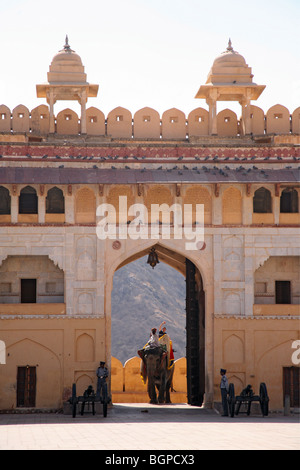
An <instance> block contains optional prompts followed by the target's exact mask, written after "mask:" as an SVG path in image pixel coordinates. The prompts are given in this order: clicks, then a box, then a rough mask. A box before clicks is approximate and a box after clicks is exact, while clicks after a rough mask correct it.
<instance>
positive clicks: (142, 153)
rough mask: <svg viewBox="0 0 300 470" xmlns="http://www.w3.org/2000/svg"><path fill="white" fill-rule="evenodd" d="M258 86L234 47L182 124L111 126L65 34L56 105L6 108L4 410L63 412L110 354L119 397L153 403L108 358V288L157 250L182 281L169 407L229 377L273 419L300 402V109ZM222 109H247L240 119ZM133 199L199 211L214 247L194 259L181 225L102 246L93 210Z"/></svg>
mask: <svg viewBox="0 0 300 470" xmlns="http://www.w3.org/2000/svg"><path fill="white" fill-rule="evenodd" d="M264 88H265V86H264V85H257V84H256V83H254V82H253V75H252V71H251V68H250V67H249V66H248V65H247V64H246V61H245V59H244V58H243V56H242V55H240V54H239V53H237V52H236V51H235V50H234V49H233V47H232V44H231V42H230V41H229V43H228V47H227V49H226V50H225V51H224V52H223V53H222V54H221V55H220V56H219V57H217V58H216V59H215V60H214V61H213V63H212V67H211V70H210V71H209V74H208V78H207V82H206V83H205V84H204V85H202V86H200V88H199V91H198V92H197V93H196V96H195V98H196V99H197V101H196V103H199V104H200V107H197V105H196V106H195V109H194V110H193V111H192V112H191V113H190V114H189V115H188V116H186V115H185V114H184V113H183V112H182V111H180V110H178V109H175V108H173V109H169V110H166V111H165V112H164V113H163V114H162V116H160V115H159V113H158V112H157V111H156V110H154V109H151V108H147V107H145V108H143V109H140V110H138V111H137V112H136V113H135V114H134V115H132V114H131V112H130V111H129V110H127V109H124V108H122V107H118V108H116V109H114V110H112V111H111V112H110V113H109V114H108V115H107V116H104V114H103V112H101V110H99V109H97V108H95V107H89V108H87V101H88V99H89V98H93V97H96V96H97V94H98V85H94V84H90V83H89V82H88V81H87V76H86V74H85V72H84V67H83V65H82V61H81V58H80V57H79V56H78V54H76V53H75V52H74V51H73V50H72V49H71V47H70V45H69V43H68V39H67V38H66V43H65V45H64V47H63V49H62V50H61V51H60V52H58V53H57V54H56V55H55V56H54V58H53V60H52V62H51V65H50V69H49V72H48V75H47V82H46V83H44V84H39V85H37V87H36V90H37V96H38V97H40V98H41V99H43V100H46V103H47V104H45V103H44V104H41V105H40V106H38V107H37V108H35V109H32V110H31V111H30V110H29V109H28V108H26V106H24V105H21V104H20V105H19V106H17V107H16V108H15V109H13V110H12V111H11V110H10V109H9V107H8V106H6V105H5V104H3V105H1V106H0V156H1V158H0V341H1V343H0V345H1V348H0V358H1V364H0V368H1V375H0V390H1V393H0V409H1V410H6V409H9V410H11V409H15V408H22V407H33V408H36V409H57V408H61V407H63V404H64V402H65V401H66V400H67V399H68V398H69V396H70V391H71V387H72V384H73V383H76V386H77V390H78V393H79V394H81V393H83V391H84V390H85V388H86V387H87V386H88V385H89V384H93V385H94V387H95V380H96V376H95V370H96V368H97V366H98V363H99V360H100V359H102V360H103V359H104V360H105V361H106V363H107V364H108V366H109V368H110V370H111V379H110V383H109V388H110V392H111V393H112V399H113V402H117V401H134V400H140V401H142V400H145V399H146V400H147V398H145V397H146V393H145V389H144V388H143V387H144V386H143V384H142V383H141V381H140V377H139V374H138V368H139V366H138V362H139V359H138V358H132V359H130V358H128V359H130V361H128V363H126V364H125V367H124V368H123V365H122V364H119V362H118V361H117V360H115V359H114V358H112V357H111V292H112V286H113V278H114V273H115V272H116V270H118V269H119V268H120V267H122V266H124V265H126V264H128V263H130V262H132V261H133V260H135V259H138V258H140V257H142V256H144V255H147V254H148V253H149V252H150V250H151V248H154V249H155V253H156V254H157V256H158V259H159V260H160V261H161V262H165V263H167V264H169V265H170V266H172V267H173V268H174V269H177V270H178V271H180V272H181V273H182V274H184V276H185V277H186V285H187V295H186V298H187V300H186V317H187V318H186V324H187V354H186V358H179V359H178V360H177V368H176V374H177V375H176V374H175V377H174V381H176V385H175V389H177V391H178V392H180V393H179V394H178V395H177V396H176V393H173V397H172V400H173V401H174V402H176V400H177V401H178V400H180V401H186V402H188V403H190V404H198V405H201V404H203V405H204V406H206V407H212V406H214V403H215V402H218V401H220V393H219V369H220V367H223V368H226V369H227V377H228V380H229V382H232V383H234V385H235V389H236V390H237V392H239V391H241V390H242V389H243V388H244V387H246V386H247V384H249V383H250V384H251V385H252V387H253V389H254V390H255V392H256V393H257V392H258V389H259V384H260V383H261V382H265V383H266V384H267V387H268V394H269V397H270V409H271V410H278V409H282V407H283V404H284V397H285V396H286V395H289V396H290V402H291V406H292V407H299V361H298V358H299V354H297V347H299V341H298V340H299V338H300V336H299V300H300V284H299V255H300V247H299V221H300V215H299V190H300V186H299V173H300V172H299V168H300V150H299V144H300V108H297V109H295V110H288V109H286V108H285V107H284V106H282V105H279V104H276V103H274V106H272V107H271V108H270V109H269V110H267V111H264V110H262V109H261V108H259V107H258V106H256V105H253V104H252V102H253V101H255V100H258V99H259V97H260V95H261V93H262V92H263V90H264ZM196 91H197V90H191V94H195V92H196ZM2 98H3V97H2ZM59 100H68V101H70V100H76V101H78V102H79V103H80V106H81V113H80V116H78V115H77V114H76V113H75V112H74V111H73V110H72V109H64V110H63V111H61V112H59V113H58V114H57V115H56V114H55V111H54V108H55V103H56V102H57V101H59ZM218 101H235V102H238V103H240V105H241V115H240V117H237V115H236V114H235V113H234V112H233V111H231V110H230V109H226V110H223V111H221V112H217V102H218ZM202 105H203V106H204V107H202ZM206 108H207V109H206ZM125 196H126V198H127V203H128V207H130V206H132V205H133V204H141V205H143V206H144V207H146V208H147V210H149V213H150V210H151V205H153V204H159V205H161V204H167V205H168V206H169V207H171V206H172V205H173V204H179V205H181V206H182V207H183V205H185V204H191V205H193V207H195V206H196V204H199V205H204V241H203V242H201V243H200V242H199V243H198V245H197V249H194V250H188V249H187V248H186V243H185V240H184V238H182V239H177V238H176V237H174V236H173V235H174V234H172V225H171V230H170V236H169V238H167V237H165V238H163V237H158V238H156V239H150V238H148V239H143V238H142V237H140V238H139V237H136V238H135V239H133V238H130V237H128V238H125V237H123V238H122V237H120V238H118V237H116V239H111V238H107V239H100V238H99V237H98V236H97V232H96V228H97V223H98V220H97V216H96V210H97V208H98V207H99V206H100V205H102V204H111V205H113V206H114V207H115V208H116V213H117V214H118V213H119V211H118V209H119V207H118V204H119V197H125ZM130 217H132V216H130V214H129V215H128V218H129V219H128V221H127V222H130V221H131V219H130ZM171 217H172V214H171ZM160 218H161V215H159V217H158V220H157V221H155V222H156V223H157V224H158V226H159V227H160V229H162V226H163V223H162V220H160ZM116 222H117V224H119V223H120V221H119V220H118V219H117V220H116ZM194 225H195V224H194ZM150 269H151V268H150Z"/></svg>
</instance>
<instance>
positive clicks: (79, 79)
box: [48, 36, 86, 84]
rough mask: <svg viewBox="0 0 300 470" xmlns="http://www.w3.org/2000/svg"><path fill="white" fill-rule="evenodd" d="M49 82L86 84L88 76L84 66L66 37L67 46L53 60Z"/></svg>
mask: <svg viewBox="0 0 300 470" xmlns="http://www.w3.org/2000/svg"><path fill="white" fill-rule="evenodd" d="M48 82H49V83H50V84H51V83H72V84H75V83H78V84H83V83H86V74H85V73H84V67H83V65H82V61H81V58H80V57H79V55H78V54H76V52H75V51H73V50H72V49H71V47H70V45H69V39H68V36H66V40H65V45H64V46H63V49H62V50H61V51H59V52H58V53H57V54H56V55H55V56H54V57H53V59H52V62H51V65H50V68H49V72H48Z"/></svg>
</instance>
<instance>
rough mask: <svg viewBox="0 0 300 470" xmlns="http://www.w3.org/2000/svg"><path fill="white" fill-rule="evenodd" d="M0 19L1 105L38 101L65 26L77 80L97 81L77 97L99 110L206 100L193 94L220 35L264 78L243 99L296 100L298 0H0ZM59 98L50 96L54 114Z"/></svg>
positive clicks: (191, 105) (184, 106)
mask: <svg viewBox="0 0 300 470" xmlns="http://www.w3.org/2000/svg"><path fill="white" fill-rule="evenodd" d="M0 24H1V35H0V51H1V55H0V57H1V76H0V104H5V105H6V106H8V107H9V108H10V109H11V110H12V109H13V108H14V107H15V106H17V105H18V104H24V105H25V106H27V108H29V110H31V109H33V108H34V107H36V106H38V105H39V104H44V103H45V100H44V99H41V98H39V99H38V98H37V97H36V87H35V86H36V84H38V83H44V82H46V81H47V72H48V70H49V65H50V63H51V61H52V58H53V56H54V55H55V54H56V53H57V52H58V51H59V50H61V49H62V48H63V45H64V41H65V36H66V34H68V37H69V44H70V46H71V48H72V49H73V50H75V51H76V52H77V53H78V54H79V55H80V57H81V59H82V62H83V65H84V67H85V72H86V73H87V80H88V81H89V82H90V83H96V84H99V93H98V97H97V98H90V99H89V101H88V104H87V106H88V107H89V106H95V107H97V108H99V109H101V110H102V111H103V112H104V114H105V115H106V116H107V114H108V112H109V111H111V110H112V109H114V108H115V107H117V106H123V107H125V108H127V109H129V110H130V111H131V112H132V113H133V114H134V113H135V112H136V111H137V110H139V109H141V108H143V107H145V106H150V107H152V108H154V109H156V110H157V111H158V112H159V113H160V114H162V113H163V112H164V111H166V110H167V109H170V108H173V107H176V108H179V109H180V110H182V111H183V112H184V113H185V114H186V115H187V114H188V113H189V112H190V111H191V110H193V109H195V108H197V107H199V106H200V107H204V108H205V109H208V108H207V105H206V102H205V100H196V99H194V96H195V94H196V92H197V91H198V88H199V87H200V85H202V84H204V83H205V81H206V78H207V74H208V72H209V70H210V68H211V66H212V63H213V61H214V59H215V58H216V57H217V56H218V55H219V54H220V53H221V52H223V51H224V50H225V49H226V47H227V43H228V38H229V37H230V38H231V40H232V45H233V48H234V50H236V51H238V52H239V53H240V54H241V55H242V56H243V57H244V58H245V60H246V62H247V64H248V65H249V66H250V67H252V73H253V74H254V78H253V81H254V82H255V83H257V84H260V85H266V89H265V91H264V92H263V93H262V95H261V97H260V98H259V99H258V100H257V101H256V102H255V101H253V102H252V103H253V104H255V105H257V106H259V107H261V108H262V109H263V110H264V111H265V112H266V111H267V110H268V109H269V108H270V107H271V106H273V105H274V104H278V103H279V104H282V105H284V106H286V107H287V108H288V109H289V111H290V112H291V113H292V112H293V111H294V110H295V109H296V108H297V107H298V106H299V105H300V65H299V64H300V52H299V51H300V39H299V38H300V35H299V30H300V1H299V0H252V1H249V2H245V1H241V0H239V1H238V0H228V1H226V0H214V1H203V0H88V1H86V2H84V1H79V0H69V1H66V0H52V1H45V0H9V1H8V0H0ZM69 104H70V103H67V102H60V103H57V104H56V105H55V108H54V111H55V113H57V112H58V111H60V110H61V109H64V108H66V107H67V106H69ZM71 107H72V109H74V110H75V111H76V112H77V113H79V112H80V111H79V105H78V104H77V103H76V102H74V103H73V105H72V106H71ZM226 107H229V108H230V109H232V110H234V111H235V112H237V114H238V117H239V115H240V106H239V105H235V104H234V103H231V102H226V103H224V102H219V103H218V111H220V110H221V109H224V108H226Z"/></svg>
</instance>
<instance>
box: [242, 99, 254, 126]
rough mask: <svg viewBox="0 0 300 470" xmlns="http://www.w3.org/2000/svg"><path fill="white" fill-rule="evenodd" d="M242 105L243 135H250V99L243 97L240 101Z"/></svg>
mask: <svg viewBox="0 0 300 470" xmlns="http://www.w3.org/2000/svg"><path fill="white" fill-rule="evenodd" d="M241 105H242V118H243V134H244V135H250V134H251V131H252V129H251V120H250V98H249V97H248V96H245V97H244V98H243V100H242V101H241Z"/></svg>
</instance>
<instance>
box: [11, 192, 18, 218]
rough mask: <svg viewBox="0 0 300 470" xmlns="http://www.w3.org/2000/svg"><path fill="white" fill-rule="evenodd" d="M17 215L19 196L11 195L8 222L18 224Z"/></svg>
mask: <svg viewBox="0 0 300 470" xmlns="http://www.w3.org/2000/svg"><path fill="white" fill-rule="evenodd" d="M18 213H19V195H18V194H12V195H11V203H10V217H11V218H10V220H11V223H12V224H16V223H18Z"/></svg>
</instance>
